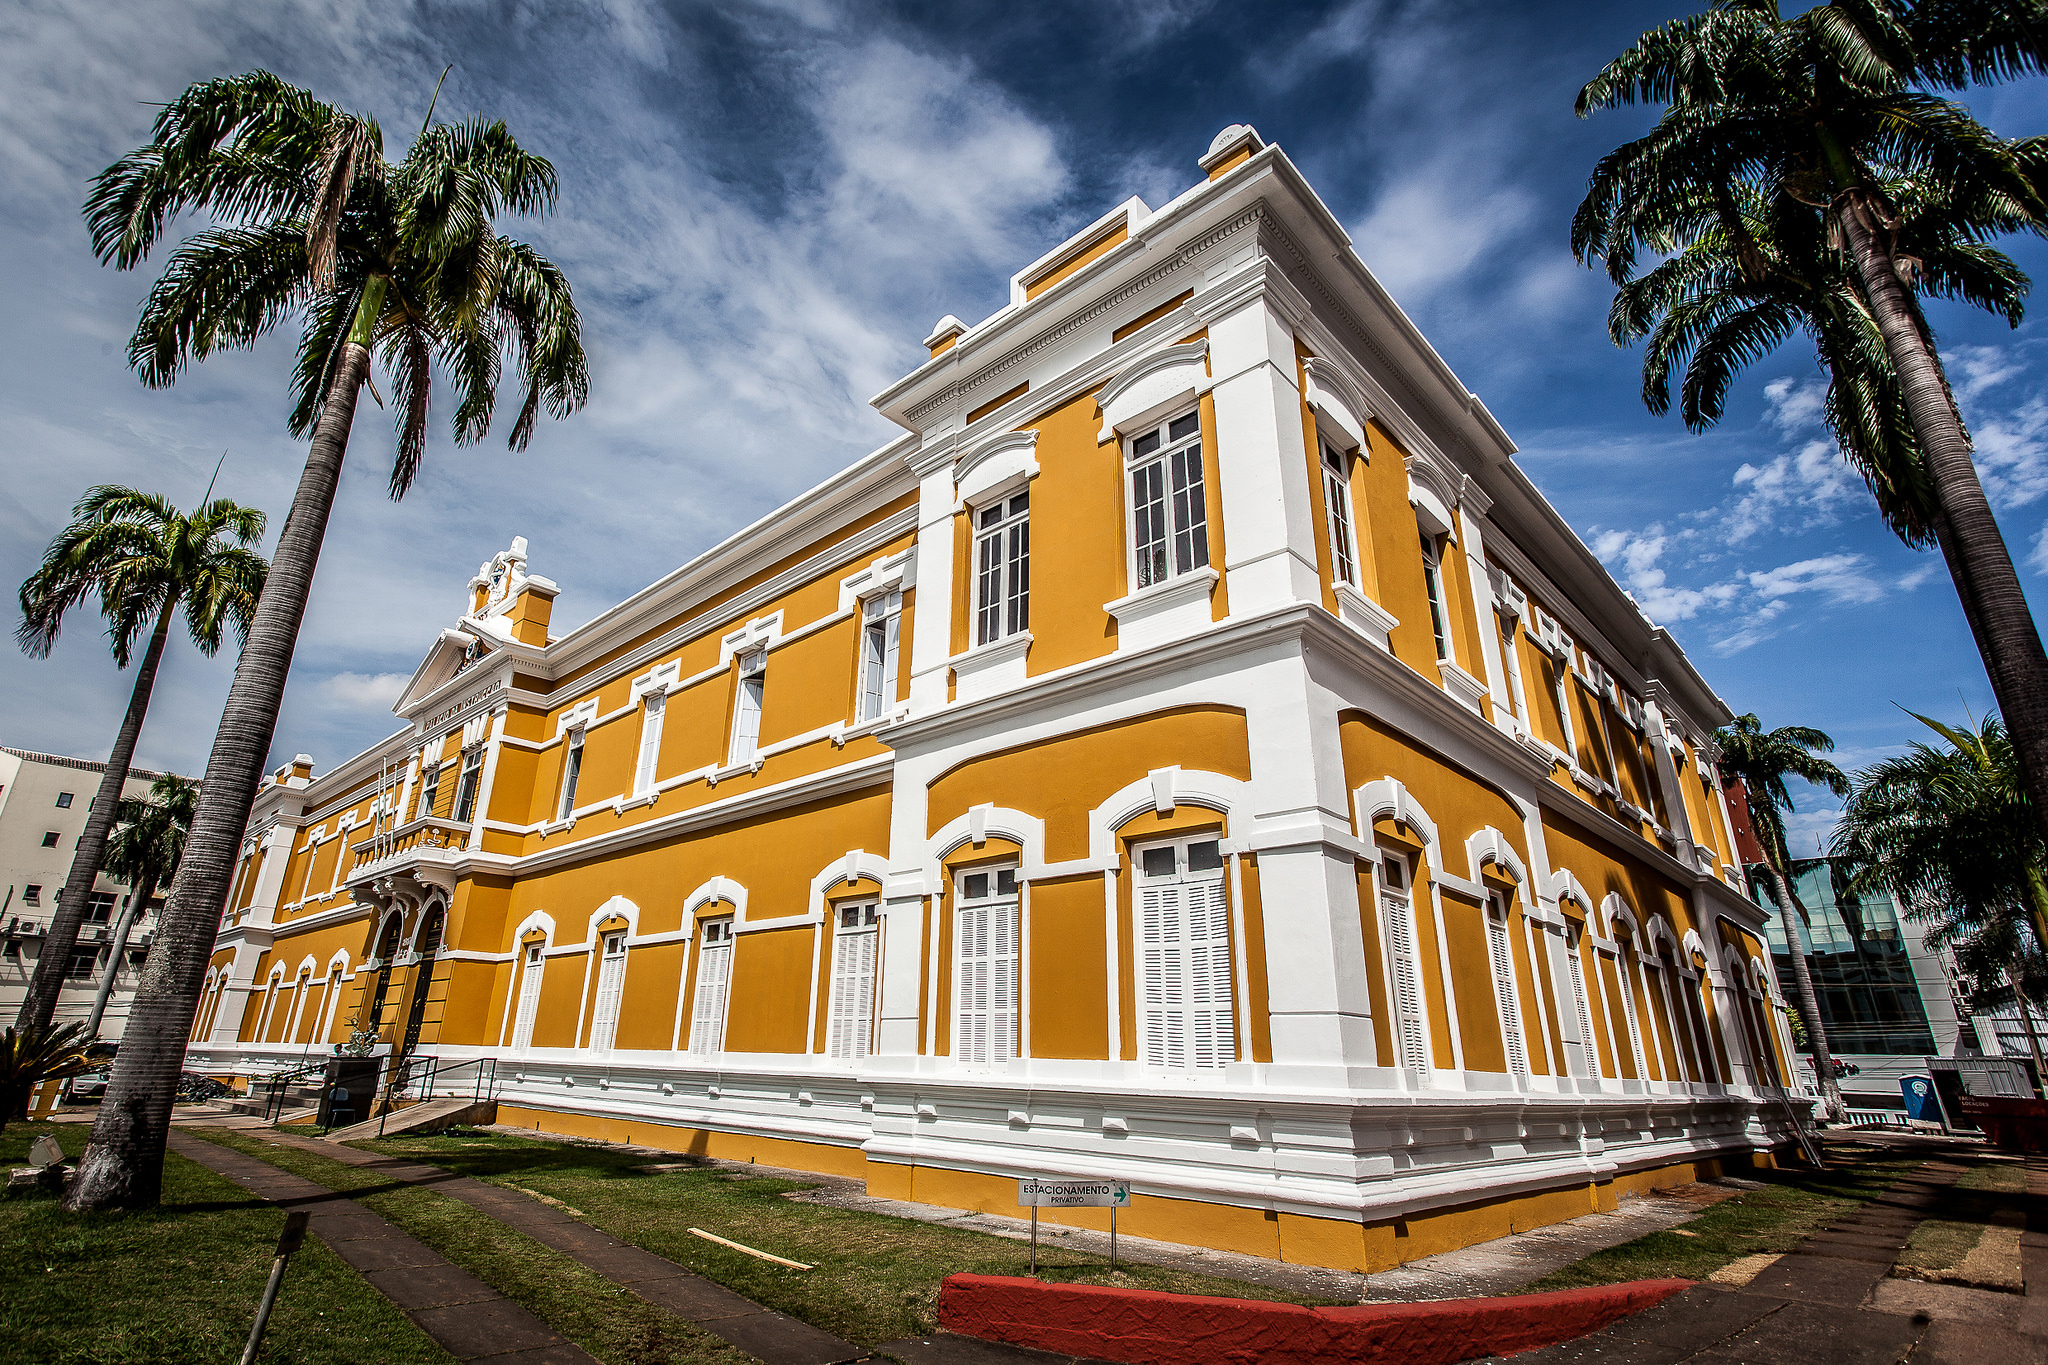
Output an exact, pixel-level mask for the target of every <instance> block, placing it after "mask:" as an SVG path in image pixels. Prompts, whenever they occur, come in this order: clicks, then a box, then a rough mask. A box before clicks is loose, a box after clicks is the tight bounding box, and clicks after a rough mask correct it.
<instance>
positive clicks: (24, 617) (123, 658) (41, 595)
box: [15, 485, 267, 1028]
mask: <svg viewBox="0 0 2048 1365" xmlns="http://www.w3.org/2000/svg"><path fill="white" fill-rule="evenodd" d="M212 491H213V490H212V488H211V487H210V486H209V487H208V489H207V493H208V494H209V498H208V500H206V501H204V502H202V503H201V505H200V506H199V508H198V509H197V510H195V511H193V512H190V513H186V512H180V511H179V510H178V509H177V508H176V507H174V506H172V505H171V503H170V501H169V500H168V499H166V498H163V497H161V496H159V495H157V494H154V493H141V492H137V491H136V490H135V489H133V488H116V487H112V486H110V485H103V486H101V487H98V488H94V489H90V490H89V491H87V493H86V495H85V496H84V497H83V498H80V499H79V500H78V504H77V506H75V507H73V508H72V511H71V515H72V521H71V524H70V525H69V526H66V527H65V528H64V529H63V530H62V531H60V532H58V533H57V536H56V538H55V539H54V540H52V541H51V542H50V547H49V549H48V550H47V551H46V552H45V553H44V555H43V562H42V565H41V567H39V568H38V569H37V570H36V571H35V572H34V573H33V574H30V575H29V578H28V581H27V582H25V583H23V584H22V585H21V625H20V627H19V628H18V629H17V630H16V631H15V638H16V639H17V640H19V641H20V642H21V647H22V648H23V649H25V650H27V651H28V652H29V653H30V654H32V655H35V656H37V657H44V656H47V655H48V654H49V652H50V651H51V649H53V648H54V647H55V646H56V643H57V636H58V633H59V632H60V631H61V630H62V629H63V626H64V614H65V613H66V612H67V611H69V610H70V609H71V608H72V607H75V606H77V605H78V604H79V603H81V602H83V601H84V600H85V599H86V598H88V597H96V598H98V599H99V604H100V611H101V614H102V615H104V616H105V617H106V620H107V635H108V637H109V638H110V639H111V641H112V643H113V649H114V662H115V663H116V664H118V665H120V666H121V667H122V668H126V667H127V666H128V663H129V660H130V659H131V657H132V656H133V653H134V649H135V641H136V639H137V638H138V637H139V636H141V635H143V634H144V633H145V632H147V634H148V637H149V643H148V644H147V645H146V646H144V648H143V651H142V663H141V666H140V667H138V668H137V669H136V670H135V686H134V687H133V688H132V689H131V690H130V692H129V695H128V713H127V714H126V715H125V716H123V717H122V719H121V729H120V732H119V733H118V734H116V735H115V736H114V749H113V752H112V753H111V754H109V755H108V756H107V766H106V770H105V771H104V772H103V773H102V774H101V775H100V785H99V792H98V793H97V794H96V795H95V796H94V797H93V799H92V806H91V808H90V809H89V810H88V812H87V814H86V818H85V833H84V834H82V835H80V836H79V840H78V848H77V851H76V852H75V853H73V854H72V855H71V871H70V872H69V873H68V874H67V875H66V876H65V879H64V889H63V891H61V892H60V893H58V896H57V913H56V915H55V916H53V917H52V918H51V920H50V925H49V929H48V931H47V932H46V933H45V934H44V936H43V947H42V952H41V954H40V955H39V956H38V957H37V958H36V970H35V975H34V976H33V977H31V978H30V980H29V986H28V995H27V997H26V998H24V999H23V1001H22V1003H21V1012H20V1014H19V1015H18V1016H17V1017H16V1019H15V1022H16V1023H17V1024H19V1025H20V1026H21V1027H22V1028H42V1027H46V1026H47V1025H48V1024H49V1022H50V1018H51V1016H52V1015H53V1014H54V1013H55V1011H56V1008H57V998H58V996H59V995H60V994H61V993H62V991H63V988H64V975H65V971H66V969H67V968H68V967H69V966H70V963H71V952H72V949H73V948H74V947H75V946H76V945H77V942H78V927H79V925H80V924H81V923H83V922H84V919H85V908H86V900H87V898H88V897H89V896H91V895H92V888H93V884H94V883H95V882H96V881H97V880H98V878H99V874H100V866H101V864H102V863H103V862H104V861H105V858H106V849H107V836H108V835H109V834H110V833H111V832H112V831H113V828H114V822H115V820H116V818H117V817H118V814H119V811H120V806H121V791H122V788H123V787H125V786H126V785H127V782H128V767H129V764H130V762H131V761H132V760H133V759H134V757H135V742H136V740H137V738H138V737H139V736H140V735H141V734H142V720H143V717H144V716H145V715H147V714H148V712H149V697H150V693H151V691H152V690H153V689H154V688H155V687H156V674H157V667H158V665H160V664H161V663H162V662H163V657H164V645H165V643H166V642H167V641H169V639H170V635H171V621H172V619H173V618H174V617H175V616H176V614H177V611H178V608H179V607H180V606H181V605H182V606H183V607H184V609H185V633H186V634H187V635H188V636H189V637H190V638H191V640H192V643H193V644H194V645H196V646H198V648H199V652H200V653H202V654H205V655H208V656H211V655H212V654H213V653H214V652H215V651H217V650H218V649H219V648H220V645H221V640H222V638H223V636H224V635H225V634H226V632H227V631H228V630H230V629H232V630H233V631H234V633H235V635H236V637H237V638H238V639H247V638H248V634H249V623H250V621H251V620H252V619H253V617H254V615H255V612H256V599H257V594H258V593H260V592H261V591H262V589H263V576H264V572H265V570H266V568H267V566H266V565H265V564H264V562H263V558H262V556H261V555H258V554H257V553H256V552H255V551H254V550H252V549H250V548H249V547H250V546H252V545H254V544H256V543H257V542H258V541H260V540H262V539H263V525H264V518H263V514H262V513H261V512H259V511H257V510H256V509H254V508H252V507H243V506H241V505H239V504H237V503H233V502H230V501H228V500H227V499H226V498H212V497H211V496H210V495H211V494H212Z"/></svg>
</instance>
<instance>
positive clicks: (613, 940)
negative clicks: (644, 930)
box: [590, 929, 626, 1055]
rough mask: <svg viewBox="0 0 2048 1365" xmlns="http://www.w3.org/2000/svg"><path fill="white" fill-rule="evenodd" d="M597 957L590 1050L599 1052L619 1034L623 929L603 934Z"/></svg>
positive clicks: (623, 982) (623, 983) (623, 990)
mask: <svg viewBox="0 0 2048 1365" xmlns="http://www.w3.org/2000/svg"><path fill="white" fill-rule="evenodd" d="M602 942H603V946H602V948H601V949H600V951H599V955H598V959H597V993H596V998H595V999H594V1000H593V1001H592V1003H591V1007H590V1050H591V1052H593V1053H596V1054H599V1055H602V1054H604V1053H607V1052H610V1051H611V1050H612V1044H613V1043H614V1042H615V1041H617V1039H618V1036H619V1002H620V1000H621V999H622V998H623V997H624V995H625V993H626V931H625V930H624V929H614V930H612V931H611V932H610V933H608V934H606V935H605V936H604V939H603V941H602Z"/></svg>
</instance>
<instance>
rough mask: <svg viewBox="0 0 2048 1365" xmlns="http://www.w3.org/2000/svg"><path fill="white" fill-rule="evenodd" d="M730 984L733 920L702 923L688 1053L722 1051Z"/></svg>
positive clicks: (711, 920)
mask: <svg viewBox="0 0 2048 1365" xmlns="http://www.w3.org/2000/svg"><path fill="white" fill-rule="evenodd" d="M731 981H732V921H731V920H729V919H708V920H705V921H704V928H703V931H702V934H701V935H700V937H699V939H698V947H697V1003H696V1007H695V1008H694V1009H693V1010H692V1011H691V1013H690V1051H692V1052H722V1051H724V1050H725V992H726V986H727V985H728V984H729V983H730V982H731Z"/></svg>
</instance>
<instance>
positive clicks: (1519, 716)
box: [1493, 611, 1535, 734]
mask: <svg viewBox="0 0 2048 1365" xmlns="http://www.w3.org/2000/svg"><path fill="white" fill-rule="evenodd" d="M1493 619H1494V623H1495V624H1496V625H1497V626H1499V628H1500V658H1501V668H1502V670H1503V671H1504V672H1506V674H1507V676H1508V707H1509V711H1510V714H1511V715H1512V716H1513V717H1514V721H1515V725H1516V727H1517V728H1518V729H1520V730H1522V731H1523V732H1524V733H1528V734H1534V733H1535V731H1534V730H1533V729H1532V728H1531V726H1530V723H1529V694H1528V692H1527V691H1525V690H1524V688H1523V686H1522V651H1521V649H1520V648H1519V642H1518V641H1517V640H1516V638H1515V637H1516V635H1517V633H1518V632H1517V622H1519V621H1520V619H1521V618H1520V617H1517V616H1515V615H1513V614H1511V613H1509V612H1505V611H1497V612H1495V613H1494V614H1493Z"/></svg>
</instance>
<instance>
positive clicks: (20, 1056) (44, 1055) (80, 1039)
mask: <svg viewBox="0 0 2048 1365" xmlns="http://www.w3.org/2000/svg"><path fill="white" fill-rule="evenodd" d="M92 1045H93V1043H92V1032H91V1030H89V1029H87V1028H86V1027H85V1025H83V1024H58V1025H56V1026H55V1027H51V1026H49V1025H45V1024H31V1025H29V1026H28V1027H26V1028H23V1027H20V1026H16V1027H14V1028H10V1029H8V1030H7V1031H6V1032H4V1033H0V1131H4V1130H5V1129H6V1127H7V1125H8V1124H9V1123H12V1122H14V1121H15V1120H18V1119H25V1118H27V1117H28V1099H29V1096H30V1095H31V1094H33V1093H34V1092H35V1088H36V1087H37V1086H39V1085H41V1084H42V1083H43V1082H44V1081H61V1080H63V1079H64V1078H65V1077H66V1076H76V1075H77V1074H78V1073H79V1072H81V1071H90V1070H92V1068H94V1067H95V1066H98V1065H99V1064H100V1062H101V1060H102V1059H101V1058H100V1057H96V1056H94V1055H93V1052H92Z"/></svg>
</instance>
